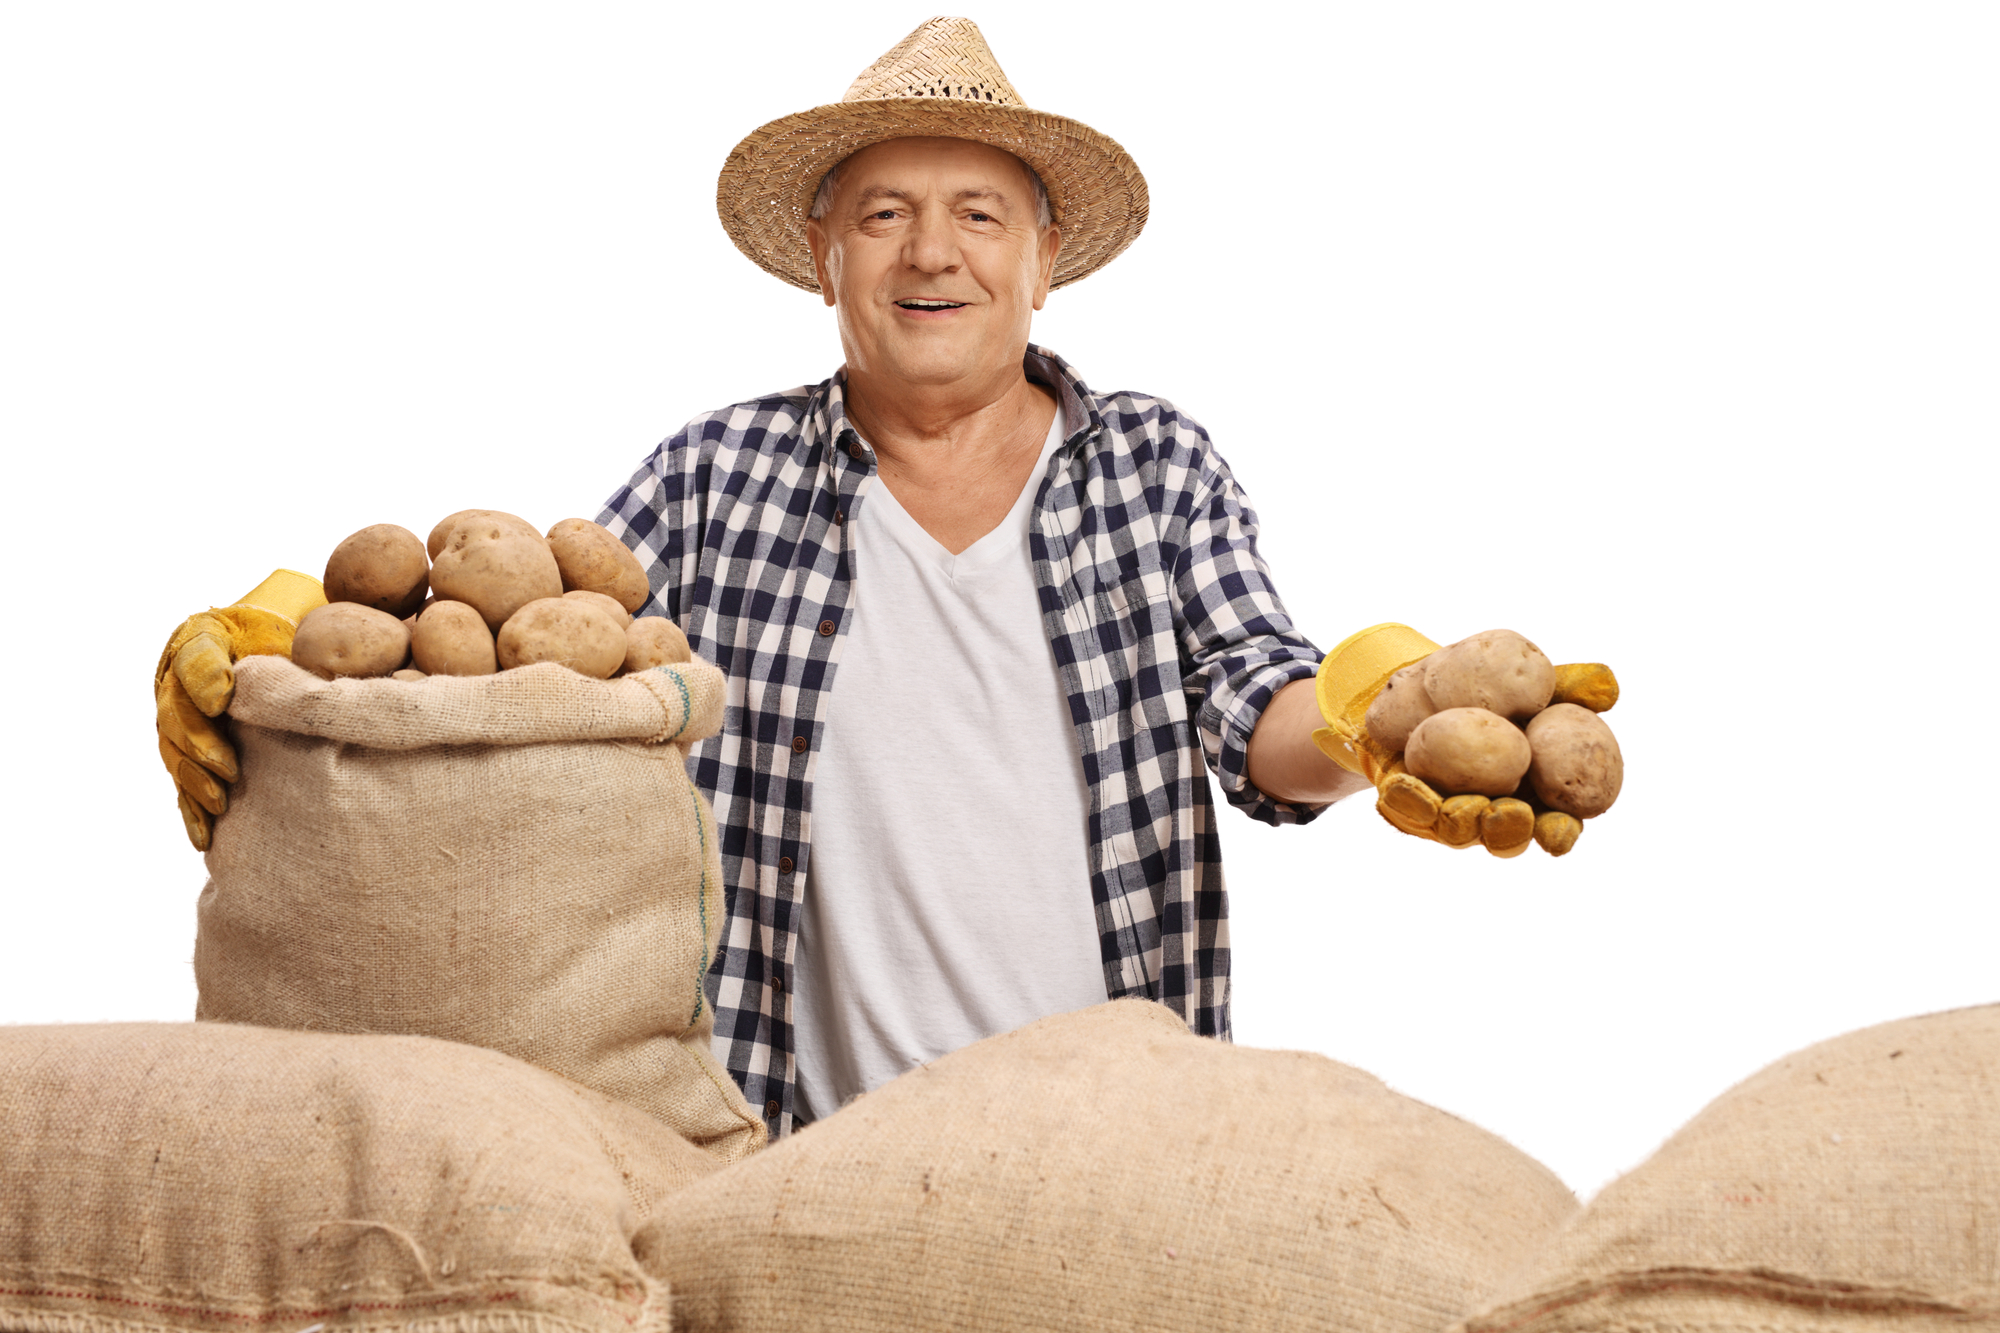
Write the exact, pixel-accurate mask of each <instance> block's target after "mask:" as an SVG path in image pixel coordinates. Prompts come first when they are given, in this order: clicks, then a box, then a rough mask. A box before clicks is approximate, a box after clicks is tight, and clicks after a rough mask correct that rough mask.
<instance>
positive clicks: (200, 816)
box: [180, 792, 214, 852]
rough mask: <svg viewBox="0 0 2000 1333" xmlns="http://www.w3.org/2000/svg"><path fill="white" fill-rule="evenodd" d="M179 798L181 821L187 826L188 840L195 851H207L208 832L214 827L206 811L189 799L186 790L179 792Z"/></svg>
mask: <svg viewBox="0 0 2000 1333" xmlns="http://www.w3.org/2000/svg"><path fill="white" fill-rule="evenodd" d="M180 800H181V823H182V824H183V825H184V826H186V828H187V835H188V841H189V842H191V843H193V844H194V849H195V850H196V851H198V852H205V851H207V850H208V841H209V837H210V833H211V830H212V829H213V827H214V825H213V822H212V821H211V819H210V817H209V813H208V811H206V810H204V809H202V808H201V807H200V806H198V805H196V804H195V803H194V802H193V801H190V800H189V799H188V794H187V793H186V792H182V793H181V794H180Z"/></svg>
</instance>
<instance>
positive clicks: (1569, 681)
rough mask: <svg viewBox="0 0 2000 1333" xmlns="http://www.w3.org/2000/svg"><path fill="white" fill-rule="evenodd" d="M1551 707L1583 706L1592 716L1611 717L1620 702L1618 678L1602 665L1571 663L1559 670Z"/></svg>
mask: <svg viewBox="0 0 2000 1333" xmlns="http://www.w3.org/2000/svg"><path fill="white" fill-rule="evenodd" d="M1549 702H1550V703H1552V704H1581V705H1582V706H1583V707H1585V708H1588V709H1589V710H1590V711H1591V712H1593V713H1608V712H1610V711H1611V706H1612V705H1613V704H1615V703H1617V702H1618V677H1617V676H1615V675H1613V674H1612V673H1611V668H1610V667H1608V666H1606V665H1604V663H1602V662H1571V663H1570V664H1569V665H1568V666H1559V667H1557V668H1556V692H1555V697H1554V698H1552V699H1550V700H1549Z"/></svg>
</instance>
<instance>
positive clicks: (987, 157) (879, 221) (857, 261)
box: [806, 139, 1061, 385]
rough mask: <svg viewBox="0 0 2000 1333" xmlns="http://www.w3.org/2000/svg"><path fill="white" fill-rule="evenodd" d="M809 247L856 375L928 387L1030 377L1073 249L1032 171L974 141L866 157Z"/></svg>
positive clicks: (849, 166)
mask: <svg viewBox="0 0 2000 1333" xmlns="http://www.w3.org/2000/svg"><path fill="white" fill-rule="evenodd" d="M806 235H807V238H808V240H809V241H810V242H811V245H812V252H813V265H814V268H815V269H816V270H817V272H818V275H819V283H820V289H821V290H822V291H823V292H824V293H825V295H826V303H827V304H828V305H830V306H833V307H834V308H835V310H836V311H837V312H838V315H839V320H840V340H841V345H842V347H843V349H844V350H845V352H846V354H847V364H848V367H849V369H850V370H852V371H858V372H861V373H864V374H869V375H875V376H880V377H882V378H885V379H890V380H902V381H905V382H907V383H911V384H926V385H949V384H953V383H963V382H966V381H968V380H977V379H980V378H984V377H987V376H991V375H994V374H996V373H997V374H1001V375H1006V374H1010V373H1011V374H1018V373H1019V371H1020V365H1021V351H1022V348H1024V347H1025V346H1026V345H1027V341H1028V325H1029V322H1030V321H1031V320H1032V318H1033V316H1034V312H1035V311H1037V310H1040V309H1041V308H1042V302H1043V300H1045V299H1046V298H1047V296H1048V294H1049V273H1050V271H1051V270H1052V268H1053V266H1054V264H1055V257H1056V250H1057V247H1058V246H1059V245H1060V244H1061V237H1060V235H1059V233H1058V232H1057V230H1056V229H1055V228H1054V227H1050V228H1049V229H1048V230H1046V231H1043V230H1041V229H1040V228H1038V227H1037V226H1036V225H1035V188H1034V184H1033V177H1032V176H1031V175H1030V174H1029V172H1028V168H1027V167H1026V166H1025V165H1023V164H1022V162H1021V160H1020V159H1019V158H1017V157H1015V156H1014V155H1013V154H1011V153H1006V152H1002V151H1001V150H1000V149H998V148H993V147H990V146H988V145H986V144H981V143H973V142H971V141H970V140H966V139H891V140H888V141H887V142H885V143H879V144H875V145H873V146H872V147H869V148H864V149H862V150H861V151H860V152H858V153H856V154H854V155H853V156H852V157H850V158H848V159H847V161H846V163H845V164H844V165H843V166H842V168H841V172H840V178H839V182H838V189H837V190H836V191H835V193H834V197H833V200H832V202H831V204H830V205H829V206H828V208H827V210H826V214H825V216H824V217H821V218H816V219H814V220H813V221H812V222H810V223H809V224H808V225H807V228H806Z"/></svg>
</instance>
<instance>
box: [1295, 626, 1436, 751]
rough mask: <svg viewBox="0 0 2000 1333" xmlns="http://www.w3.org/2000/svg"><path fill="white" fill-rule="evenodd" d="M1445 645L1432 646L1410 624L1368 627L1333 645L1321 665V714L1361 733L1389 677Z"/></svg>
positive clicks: (1316, 680) (1317, 683) (1317, 680)
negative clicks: (1367, 715) (1364, 720)
mask: <svg viewBox="0 0 2000 1333" xmlns="http://www.w3.org/2000/svg"><path fill="white" fill-rule="evenodd" d="M1442 646H1443V645H1442V644H1437V643H1433V642H1431V641H1430V640H1429V639H1427V638H1425V637H1424V636H1423V635H1421V634H1419V633H1417V631H1415V630H1413V629H1411V628H1410V627H1409V626H1408V625H1398V624H1395V623H1393V622H1391V623H1388V624H1383V625H1370V626H1369V627H1368V628H1367V629H1364V630H1357V631H1356V632H1354V633H1353V634H1350V635H1348V636H1347V637H1346V638H1344V639H1342V640H1341V641H1340V642H1339V643H1337V644H1335V645H1334V647H1333V651H1332V652H1330V653H1328V654H1327V655H1326V660H1325V661H1323V662H1321V663H1320V664H1319V674H1318V675H1317V676H1316V677H1315V678H1314V690H1315V692H1316V693H1317V696H1318V698H1319V712H1320V716H1321V717H1323V718H1325V719H1326V722H1327V725H1328V726H1333V725H1334V724H1335V723H1338V722H1345V723H1346V724H1347V725H1348V726H1349V727H1352V728H1356V729H1359V728H1360V726H1361V719H1362V717H1363V716H1364V715H1365V714H1366V713H1367V712H1368V705H1369V704H1371V703H1373V702H1374V700H1375V696H1376V695H1378V694H1380V693H1381V692H1382V687H1383V686H1384V685H1386V684H1388V683H1389V677H1390V676H1393V675H1394V674H1396V672H1398V671H1400V670H1401V669H1402V668H1404V667H1406V666H1408V665H1409V664H1410V663H1412V662H1415V661H1417V660H1418V659H1420V658H1425V657H1429V656H1430V655H1431V654H1432V653H1434V652H1436V651H1437V650H1438V649H1439V648H1441V647H1442Z"/></svg>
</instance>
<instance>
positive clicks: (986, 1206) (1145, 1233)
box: [636, 1000, 1576, 1333]
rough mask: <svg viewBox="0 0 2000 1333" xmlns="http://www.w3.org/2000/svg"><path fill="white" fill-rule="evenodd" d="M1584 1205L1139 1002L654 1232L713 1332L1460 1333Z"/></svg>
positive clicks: (930, 1070) (1345, 1089)
mask: <svg viewBox="0 0 2000 1333" xmlns="http://www.w3.org/2000/svg"><path fill="white" fill-rule="evenodd" d="M1575 1209H1576V1200H1575V1198H1574V1197H1573V1196H1572V1195H1571V1194H1570V1192H1569V1190H1567V1189H1566V1188H1564V1186H1563V1185H1562V1183H1561V1182H1560V1181H1558V1180H1557V1179H1556V1177H1555V1176H1554V1175H1553V1174H1551V1173H1550V1172H1549V1171H1548V1170H1547V1169H1546V1168H1544V1167H1542V1166H1541V1165H1540V1164H1539V1163H1537V1162H1535V1161H1533V1160H1532V1159H1531V1158H1529V1157H1527V1156H1526V1155H1525V1154H1523V1153H1521V1152H1519V1151H1517V1150H1515V1149H1514V1148H1512V1147H1510V1146H1508V1145H1507V1144H1506V1143H1504V1142H1502V1141H1501V1140H1499V1139H1497V1138H1495V1137H1494V1136H1493V1135H1491V1134H1488V1133H1486V1132H1485V1131H1483V1130H1480V1129H1478V1128H1475V1127H1474V1126H1472V1125H1469V1124H1466V1123H1465V1122H1464V1121H1461V1120H1458V1119H1455V1118H1454V1117H1452V1116H1449V1115H1446V1114H1444V1113H1443V1112H1441V1111H1437V1110H1434V1109H1432V1108H1431V1107H1428V1106H1425V1105H1422V1104H1421V1103H1419V1102H1415V1101H1412V1100H1411V1099H1409V1098H1407V1097H1403V1096H1400V1095H1398V1094H1397V1093H1394V1092H1392V1091H1390V1090H1389V1089H1388V1088H1386V1087H1384V1086H1383V1085H1382V1083H1381V1082H1380V1081H1378V1080H1377V1079H1375V1078H1373V1077H1371V1076H1370V1075H1368V1074H1364V1073H1362V1072H1361V1071H1359V1070H1356V1069H1351V1068H1349V1067H1347V1066H1345V1065H1340V1064H1336V1063H1334V1062H1333V1061H1331V1060H1328V1059H1326V1058H1325V1057H1323V1056H1318V1055H1308V1054H1301V1053H1297V1052H1289V1051H1258V1050H1248V1049H1244V1048H1241V1047H1235V1046H1230V1045H1226V1044H1224V1043H1222V1042H1218V1041H1214V1040H1211V1039H1208V1038H1203V1037H1195V1036H1192V1035H1190V1034H1189V1032H1188V1031H1187V1029H1186V1027H1185V1026H1184V1025H1183V1024H1182V1022H1181V1020H1180V1019H1179V1018H1177V1017H1176V1016H1175V1015H1174V1014H1173V1013H1172V1012H1171V1011H1170V1010H1168V1009H1166V1008H1165V1007H1163V1006H1160V1005H1156V1004H1152V1003H1149V1002H1147V1001H1143V1000H1122V1001H1117V1002H1115V1003H1111V1004H1106V1005H1102V1006H1099V1007H1097V1008H1094V1009H1087V1010H1083V1011H1081V1012H1078V1013H1073V1014H1066V1015H1062V1016H1060V1017H1056V1018H1049V1019H1044V1020H1043V1021H1041V1022H1039V1023H1035V1024H1031V1025H1030V1026H1028V1027H1026V1028H1023V1029H1021V1030H1020V1031H1018V1032H1014V1033H1011V1034H1009V1035H1007V1036H1002V1037H995V1038H992V1039H990V1040H987V1041H984V1042H980V1043H978V1044H977V1045H974V1046H970V1047H967V1048H966V1049H964V1050H961V1051H958V1052H956V1053H954V1054H952V1055H948V1056H946V1057H944V1058H943V1059H941V1060H938V1061H937V1062H935V1063H934V1064H931V1065H928V1066H926V1067H924V1068H921V1069H918V1070H915V1071H913V1072H911V1073H909V1074H906V1075H904V1076H903V1077H901V1078H898V1079H896V1080H895V1081H893V1082H891V1083H889V1084H887V1085H886V1086H884V1087H882V1088H879V1089H877V1090H876V1091H874V1092H872V1093H869V1094H868V1095H867V1096H865V1097H862V1098H860V1099H859V1100H857V1101H855V1102H853V1103H851V1104H850V1105H849V1106H848V1107H846V1108H845V1109H844V1110H842V1111H841V1112H840V1113H839V1114H837V1115H834V1116H831V1117H829V1118H828V1119H826V1120H824V1121H822V1122H820V1123H818V1124H815V1125H813V1126H811V1127H809V1128H807V1129H806V1130H804V1131H803V1132H801V1133H799V1134H796V1135H794V1136H792V1137H791V1138H789V1139H787V1140H785V1141H783V1142H780V1143H778V1144H777V1145H775V1146H773V1147H771V1148H769V1149H767V1150H766V1151H764V1152H762V1153H759V1154H758V1155H757V1156H755V1157H753V1158H751V1159H750V1160H748V1161H746V1162H743V1163H740V1164H738V1165H736V1166H733V1167H730V1168H729V1169H728V1170H726V1171H723V1172H720V1173H718V1174H717V1175H715V1176H713V1177H710V1178H709V1179H707V1180H704V1181H700V1182H698V1183H696V1184H694V1185H691V1186H689V1187H688V1188H687V1189H685V1190H683V1191H682V1192H681V1193H680V1194H678V1195H675V1196H674V1197H673V1198H672V1199H670V1200H668V1201H667V1203H666V1205H665V1206H664V1207H663V1208H662V1210H661V1212H660V1213H659V1215H658V1216H657V1217H656V1218H655V1219H654V1220H653V1221H652V1222H651V1223H649V1224H647V1226H646V1227H644V1228H643V1229H642V1230H641V1232H640V1233H639V1236H638V1239H637V1241H636V1244H637V1245H638V1246H639V1250H640V1253H641V1255H642V1256H643V1257H644V1259H645V1261H646V1263H647V1265H648V1267H649V1269H650V1270H651V1271H653V1272H655V1273H657V1274H659V1275H661V1276H663V1277H664V1278H666V1280H667V1281H668V1283H669V1284H670V1285H671V1286H672V1288H673V1291H674V1323H675V1327H676V1328H677V1329H684V1330H690V1331H694V1330H715V1331H717V1333H720V1331H721V1330H740V1331H742V1333H808V1331H810V1330H835V1329H839V1330H856V1331H857V1333H859V1331H860V1330H918V1329H925V1330H929V1329H944V1328H983V1329H998V1330H1014V1329H1020V1330H1028V1329H1036V1330H1040V1329H1079V1330H1082V1329H1092V1330H1102V1329H1132V1330H1139V1329H1152V1330H1188V1333H1196V1331H1197V1330H1199V1331H1200V1333H1219V1331H1221V1330H1245V1331H1248V1330H1279V1329H1284V1330H1292V1329H1342V1330H1349V1329H1351V1330H1368V1331H1369V1333H1437V1331H1438V1330H1441V1329H1442V1328H1444V1326H1445V1325H1446V1324H1448V1323H1450V1322H1451V1321H1452V1320H1453V1319H1455V1318H1458V1317H1460V1316H1462V1315H1463V1314H1465V1313H1467V1312H1468V1311H1470V1310H1472V1309H1474V1308H1476V1307H1477V1306H1478V1305H1479V1304H1481V1303H1482V1302H1483V1301H1485V1300H1488V1299H1490V1298H1491V1296H1492V1295H1493V1294H1494V1293H1495V1292H1497V1291H1498V1289H1499V1285H1500V1282H1501V1280H1502V1279H1503V1278H1504V1277H1505V1276H1506V1274H1507V1273H1508V1272H1509V1271H1510V1270H1512V1269H1514V1268H1517V1267H1518V1266H1519V1265H1520V1264H1521V1263H1523V1262H1524V1261H1525V1260H1527V1259H1528V1258H1529V1257H1530V1256H1531V1255H1532V1254H1533V1253H1534V1252H1535V1250H1536V1248H1537V1247H1538V1246H1539V1245H1540V1244H1541V1243H1543V1242H1544V1241H1545V1240H1546V1239H1547V1238H1548V1237H1549V1236H1550V1235H1551V1234H1552V1233H1553V1232H1554V1230H1555V1229H1556V1227H1558V1226H1559V1225H1560V1224H1561V1223H1562V1222H1563V1221H1565V1220H1566V1219H1567V1218H1568V1217H1569V1216H1570V1215H1571V1214H1572V1213H1573V1212H1574V1211H1575Z"/></svg>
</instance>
